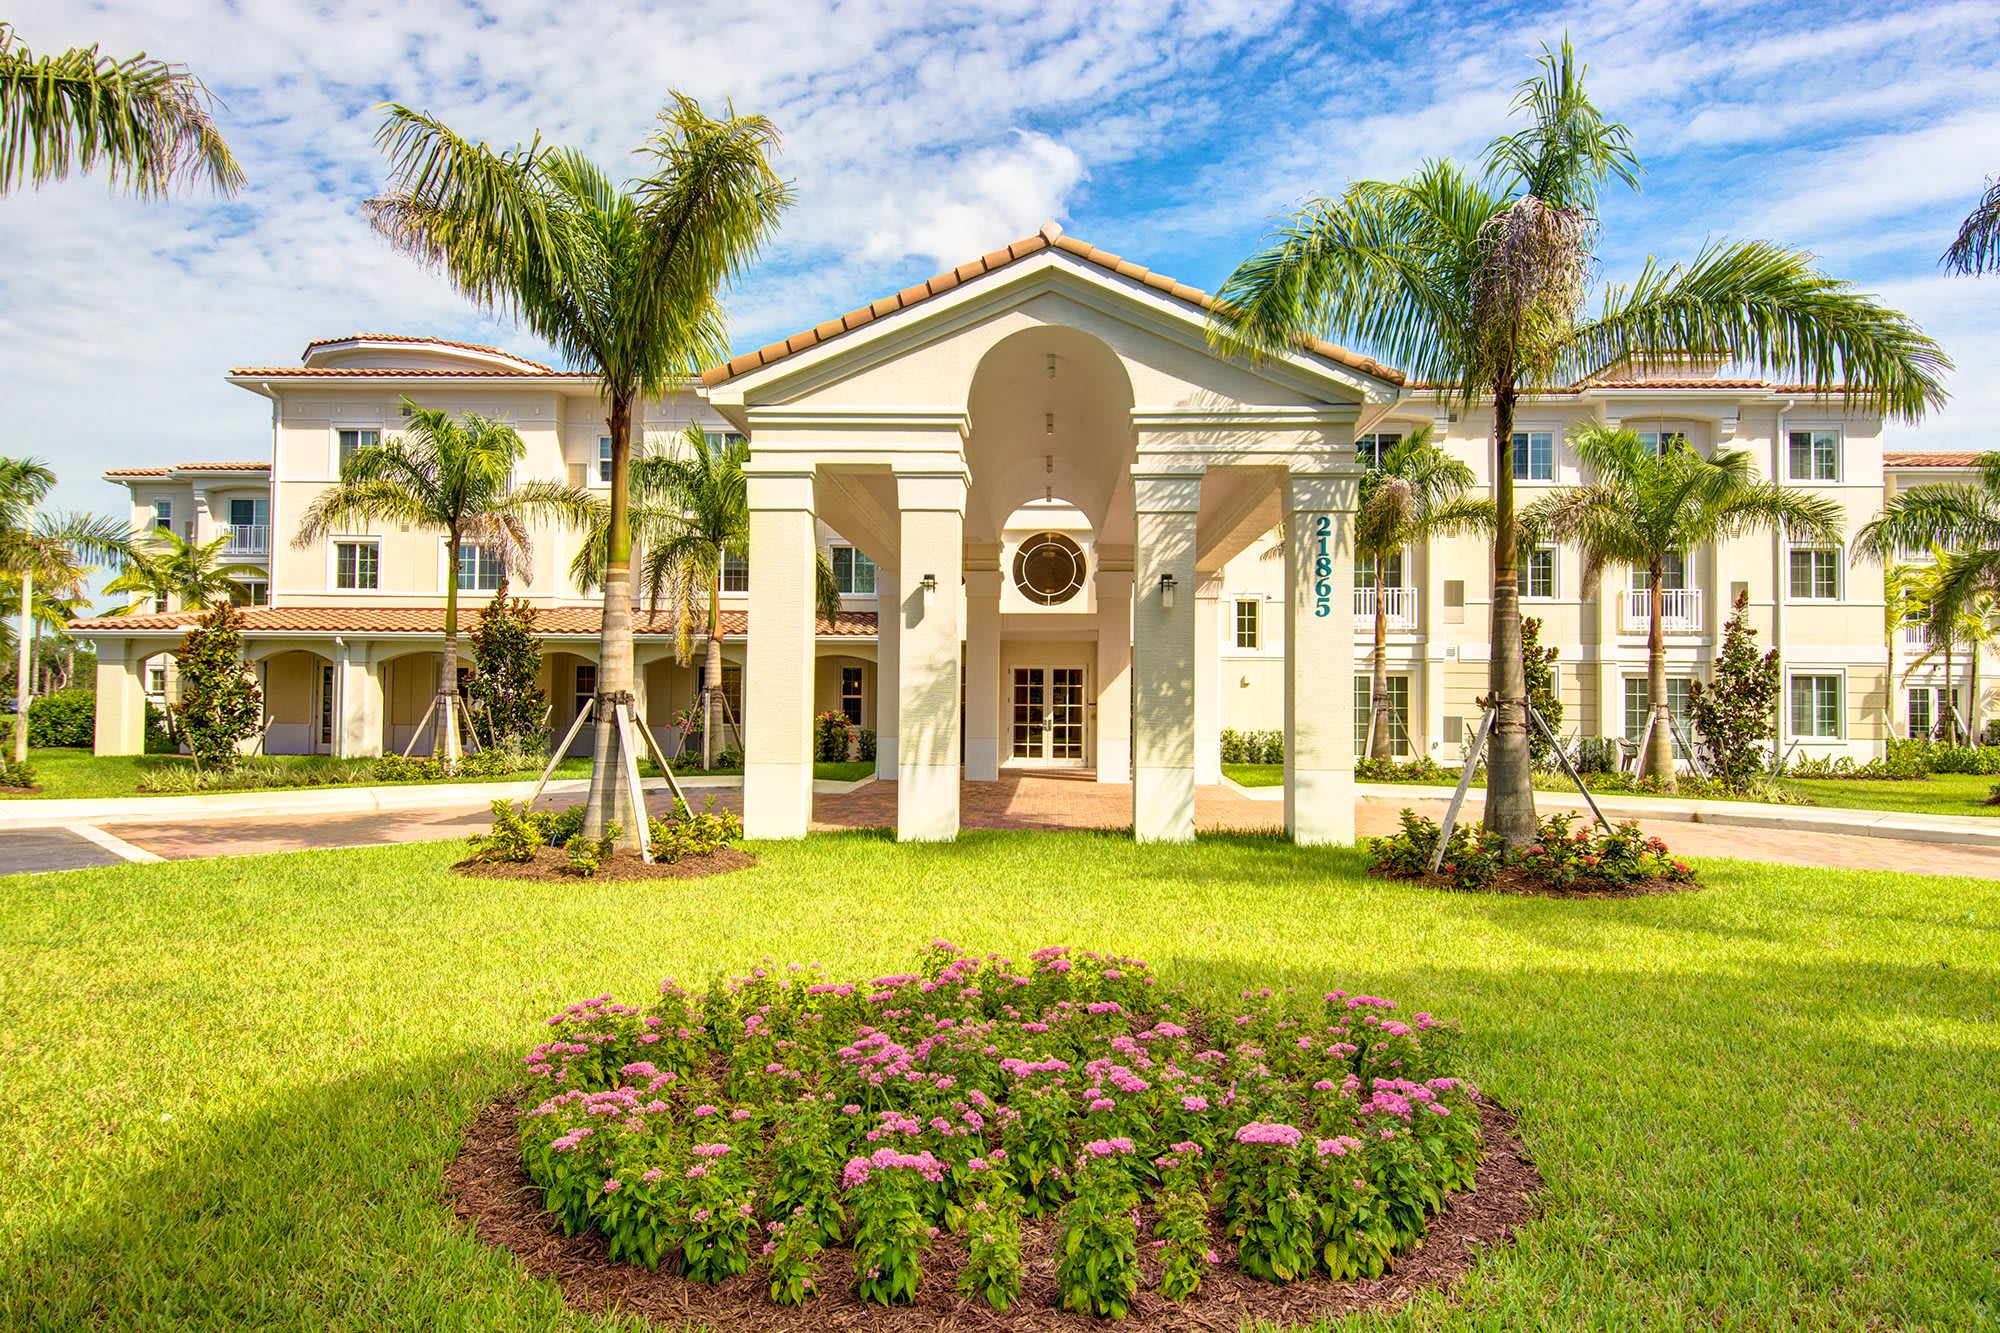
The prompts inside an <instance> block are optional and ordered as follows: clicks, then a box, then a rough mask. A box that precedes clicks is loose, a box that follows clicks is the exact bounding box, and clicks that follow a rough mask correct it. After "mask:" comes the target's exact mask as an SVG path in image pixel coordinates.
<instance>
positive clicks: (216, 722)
mask: <svg viewBox="0 0 2000 1333" xmlns="http://www.w3.org/2000/svg"><path fill="white" fill-rule="evenodd" d="M175 658H176V659H177V660H178V662H179V664H180V687H181V692H180V698H179V700H177V701H176V702H175V704H174V717H175V718H176V720H177V721H179V723H180V731H181V737H182V739H184V740H185V741H186V742H187V747H188V751H189V752H190V753H191V754H193V755H194V761H195V763H196V764H197V765H221V766H225V767H228V766H233V765H235V764H238V763H240V762H241V761H242V757H243V756H242V753H241V747H242V744H243V742H245V741H247V740H249V739H250V738H251V737H252V736H255V735H256V734H257V728H258V727H259V726H261V725H262V722H263V714H264V696H263V694H262V692H261V691H259V690H258V688H257V680H256V677H255V676H253V675H252V674H251V672H250V667H249V664H248V663H246V662H245V661H244V660H243V618H242V616H241V614H240V613H239V612H238V611H237V610H236V607H235V606H234V605H232V604H231V603H230V602H229V601H227V600H226V599H225V600H223V601H218V602H217V603H216V604H215V606H214V607H213V609H211V610H210V611H209V613H208V614H207V615H206V616H204V617H203V618H202V621H201V623H200V624H199V625H197V626H195V627H194V628H193V629H191V630H189V631H188V632H187V636H186V637H185V638H184V639H182V640H181V646H180V650H179V651H178V652H177V653H175Z"/></svg>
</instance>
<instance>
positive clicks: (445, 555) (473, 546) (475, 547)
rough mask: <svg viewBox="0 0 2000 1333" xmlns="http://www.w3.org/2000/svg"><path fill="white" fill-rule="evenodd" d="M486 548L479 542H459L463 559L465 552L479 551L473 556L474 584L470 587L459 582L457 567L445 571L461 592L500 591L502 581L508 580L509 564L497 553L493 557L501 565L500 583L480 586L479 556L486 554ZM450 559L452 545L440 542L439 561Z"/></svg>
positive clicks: (460, 557)
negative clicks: (485, 586)
mask: <svg viewBox="0 0 2000 1333" xmlns="http://www.w3.org/2000/svg"><path fill="white" fill-rule="evenodd" d="M485 550H486V548H485V547H483V546H481V545H480V544H479V543H477V542H461V543H459V547H458V555H459V559H461V560H463V559H464V558H465V553H466V552H467V551H475V552H478V553H479V554H478V555H475V556H473V565H472V568H473V575H472V585H471V586H470V587H467V586H466V585H464V584H461V583H459V581H458V570H457V569H455V568H453V569H448V570H446V571H445V572H446V573H447V574H448V575H449V576H450V578H451V581H452V584H453V586H455V587H457V589H458V590H459V591H460V592H488V593H490V592H498V591H500V583H505V582H507V566H506V564H505V563H504V562H502V561H501V560H500V557H499V556H498V555H497V554H496V555H495V556H494V558H493V559H494V563H495V564H496V565H499V567H500V583H496V584H494V585H493V586H492V587H490V588H482V587H480V586H479V572H478V571H479V564H480V560H479V556H480V555H484V554H485ZM449 559H451V547H450V545H449V544H446V543H440V556H439V562H440V563H442V562H443V561H445V560H449Z"/></svg>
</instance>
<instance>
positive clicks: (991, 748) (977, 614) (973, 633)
mask: <svg viewBox="0 0 2000 1333" xmlns="http://www.w3.org/2000/svg"><path fill="white" fill-rule="evenodd" d="M1000 737H1001V730H1000V572H999V571H998V570H994V569H974V570H968V571H967V572H966V575H965V780H966V781H967V782H998V781H999V780H1000Z"/></svg>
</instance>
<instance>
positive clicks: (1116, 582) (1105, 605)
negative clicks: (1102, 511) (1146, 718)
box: [1097, 569, 1132, 782]
mask: <svg viewBox="0 0 2000 1333" xmlns="http://www.w3.org/2000/svg"><path fill="white" fill-rule="evenodd" d="M1097 780H1098V781H1099V782H1130V781H1131V780H1132V571H1131V570H1129V569H1120V570H1108V569H1100V570H1098V572H1097Z"/></svg>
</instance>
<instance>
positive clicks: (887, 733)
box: [875, 565, 903, 782]
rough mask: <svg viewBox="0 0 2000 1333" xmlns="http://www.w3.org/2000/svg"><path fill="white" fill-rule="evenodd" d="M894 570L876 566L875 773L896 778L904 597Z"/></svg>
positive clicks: (886, 778) (884, 779)
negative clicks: (899, 591) (900, 592)
mask: <svg viewBox="0 0 2000 1333" xmlns="http://www.w3.org/2000/svg"><path fill="white" fill-rule="evenodd" d="M901 586H902V585H901V584H899V583H898V582H897V579H896V571H895V570H893V569H891V568H889V567H888V566H887V565H877V566H875V608H876V609H875V776H876V778H877V779H879V780H880V781H882V782H894V781H895V780H896V723H897V715H898V714H899V713H901V712H902V708H903V704H902V694H901V687H900V685H899V684H898V682H899V681H901V680H902V678H903V677H902V672H901V670H900V666H901V662H900V660H899V659H900V658H901V655H902V651H903V650H902V646H901V645H902V641H903V600H902V597H901V595H900V594H899V593H898V591H897V589H898V588H900V587H901Z"/></svg>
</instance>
